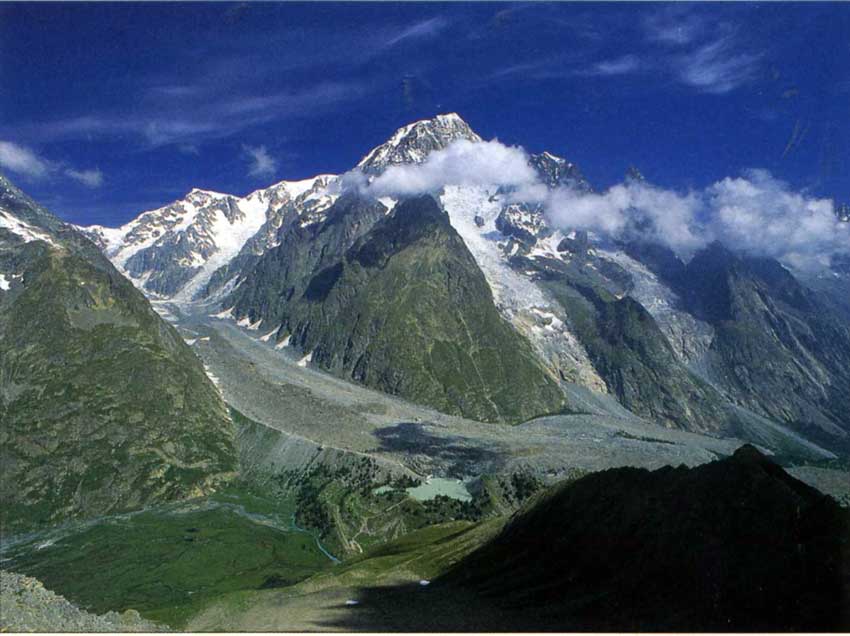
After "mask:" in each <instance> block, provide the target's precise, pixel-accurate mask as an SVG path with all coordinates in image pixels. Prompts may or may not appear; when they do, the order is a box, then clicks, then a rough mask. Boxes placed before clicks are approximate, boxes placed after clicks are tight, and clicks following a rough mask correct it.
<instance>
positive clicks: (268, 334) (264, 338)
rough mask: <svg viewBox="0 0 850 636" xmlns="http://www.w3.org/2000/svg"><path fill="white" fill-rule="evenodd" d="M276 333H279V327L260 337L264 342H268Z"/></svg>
mask: <svg viewBox="0 0 850 636" xmlns="http://www.w3.org/2000/svg"><path fill="white" fill-rule="evenodd" d="M278 329H280V327H278ZM276 333H277V329H272V330H271V331H270V332H268V333H267V334H266V335H265V336H261V337H260V341H262V342H268V341H269V340H271V339H272V336H274V335H275V334H276Z"/></svg>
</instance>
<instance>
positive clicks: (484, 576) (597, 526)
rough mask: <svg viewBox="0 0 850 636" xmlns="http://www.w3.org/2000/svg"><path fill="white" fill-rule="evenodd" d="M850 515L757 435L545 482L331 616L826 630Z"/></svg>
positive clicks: (587, 626) (401, 624) (419, 625)
mask: <svg viewBox="0 0 850 636" xmlns="http://www.w3.org/2000/svg"><path fill="white" fill-rule="evenodd" d="M848 527H849V526H848V515H847V511H846V510H843V509H841V508H840V507H839V506H838V505H837V504H836V503H835V501H834V500H832V499H831V498H830V497H827V496H825V495H823V494H821V493H819V492H818V491H816V490H814V489H813V488H811V487H809V486H807V485H805V484H803V483H802V482H800V481H798V480H796V479H794V478H793V477H791V476H790V475H788V474H787V473H786V472H785V471H784V470H783V469H782V468H780V467H779V466H778V465H776V464H774V463H773V462H772V461H771V460H769V459H768V458H766V457H765V456H764V455H762V454H761V453H759V451H757V450H756V449H755V448H754V447H752V446H744V447H742V448H741V449H740V450H738V451H737V452H736V453H735V454H734V456H732V457H729V458H727V459H723V460H720V461H716V462H713V463H710V464H706V465H702V466H699V467H696V468H685V467H683V466H682V467H678V468H672V467H669V466H668V467H665V468H661V469H659V470H655V471H648V470H645V469H637V468H618V469H612V470H606V471H602V472H599V473H594V474H592V475H589V476H587V477H585V478H583V479H580V480H578V481H575V482H571V483H568V484H565V485H562V486H560V487H558V486H556V487H555V488H554V489H551V490H550V491H548V492H547V493H545V494H544V495H543V496H541V497H540V498H539V499H537V500H536V501H535V502H533V504H532V505H530V506H529V507H527V508H526V509H525V510H524V511H521V512H519V513H517V514H516V515H515V517H514V518H513V519H512V520H511V521H510V522H509V523H508V525H507V526H506V527H505V529H504V530H503V531H502V532H501V534H500V535H498V536H497V537H496V538H495V539H493V540H492V541H491V542H489V543H488V544H485V545H484V546H483V547H481V548H479V549H478V550H476V551H475V552H473V553H471V554H470V555H469V556H467V557H466V558H464V559H463V560H462V561H460V562H459V563H457V564H456V565H455V566H454V567H452V568H451V569H450V570H449V571H448V572H447V573H446V574H445V575H444V576H442V577H441V578H440V579H438V580H436V581H433V582H432V583H431V585H429V586H427V587H423V586H415V585H414V586H400V587H396V588H391V589H388V588H369V589H365V590H361V593H360V594H359V595H358V598H359V599H360V606H359V607H358V611H357V612H352V613H351V615H352V619H351V620H350V621H346V623H345V624H344V625H343V624H338V625H333V627H335V628H356V629H379V630H398V629H400V630H446V631H453V630H460V631H468V630H478V631H518V630H557V631H560V630H564V631H591V630H592V631H632V630H639V631H800V630H802V631H835V630H846V629H847V628H848V627H850V616H848V607H850V604H848V600H850V596H848V592H850V587H848V582H850V581H848V572H850V567H848V556H850V554H848Z"/></svg>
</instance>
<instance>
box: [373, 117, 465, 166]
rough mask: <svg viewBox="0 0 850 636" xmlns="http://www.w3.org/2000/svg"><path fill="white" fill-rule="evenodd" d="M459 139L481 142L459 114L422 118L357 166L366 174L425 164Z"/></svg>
mask: <svg viewBox="0 0 850 636" xmlns="http://www.w3.org/2000/svg"><path fill="white" fill-rule="evenodd" d="M458 139H466V140H468V141H473V142H478V141H481V137H479V136H478V134H477V133H476V132H475V131H474V130H472V128H471V127H470V126H469V124H467V123H466V122H465V121H464V120H463V118H462V117H461V116H460V115H458V114H457V113H447V114H443V115H437V116H436V117H433V118H431V119H422V120H420V121H415V122H413V123H412V124H407V125H406V126H402V127H401V128H399V129H398V130H396V131H395V133H393V135H392V136H391V137H390V138H389V139H388V140H387V141H386V142H384V143H383V144H381V145H380V146H377V147H376V148H373V149H372V150H371V151H370V152H369V153H368V154H367V155H366V156H365V157H363V159H361V160H360V163H358V164H357V167H358V168H359V169H360V170H362V171H363V172H365V173H377V172H381V171H383V170H385V169H386V168H388V167H389V166H392V165H398V164H404V163H422V162H423V161H425V159H426V157H427V156H428V155H429V154H430V153H431V152H433V151H435V150H442V149H443V148H445V147H446V146H448V145H449V144H450V143H452V142H453V141H457V140H458Z"/></svg>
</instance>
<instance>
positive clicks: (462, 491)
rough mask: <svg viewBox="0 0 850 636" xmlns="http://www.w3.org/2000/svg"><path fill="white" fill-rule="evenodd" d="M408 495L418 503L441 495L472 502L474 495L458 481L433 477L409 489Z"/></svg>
mask: <svg viewBox="0 0 850 636" xmlns="http://www.w3.org/2000/svg"><path fill="white" fill-rule="evenodd" d="M407 494H408V495H410V496H411V497H413V498H414V499H416V500H418V501H428V500H430V499H433V498H434V497H437V496H439V495H445V496H446V497H451V498H452V499H457V500H459V501H472V495H471V494H469V491H468V490H467V489H466V485H465V484H464V483H463V482H462V481H459V480H457V479H445V478H443V477H431V479H428V480H427V481H423V482H422V483H421V484H420V485H418V486H416V487H415V488H408V489H407Z"/></svg>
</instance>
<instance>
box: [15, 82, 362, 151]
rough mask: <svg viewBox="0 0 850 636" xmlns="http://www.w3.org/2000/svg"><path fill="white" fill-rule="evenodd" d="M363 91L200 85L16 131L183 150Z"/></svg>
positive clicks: (325, 86) (337, 86)
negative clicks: (212, 89)
mask: <svg viewBox="0 0 850 636" xmlns="http://www.w3.org/2000/svg"><path fill="white" fill-rule="evenodd" d="M366 90H367V88H366V87H365V86H363V85H360V84H355V83H331V82H327V83H319V84H316V85H314V86H311V87H309V88H306V89H303V90H299V91H288V92H280V93H276V94H265V95H255V94H237V95H232V96H229V97H219V98H216V99H212V98H209V97H208V96H207V95H206V94H205V93H203V92H202V91H201V90H200V89H198V90H197V91H196V93H197V95H198V98H197V99H185V100H181V101H173V100H163V101H161V102H157V103H151V104H149V105H148V108H147V111H146V112H142V113H140V114H128V115H123V114H118V113H107V114H95V115H84V116H81V117H71V118H66V119H59V120H54V121H51V122H44V123H39V124H30V125H19V126H16V132H17V133H18V134H21V135H23V136H26V137H27V138H30V139H34V140H37V141H40V142H52V141H67V140H73V139H89V138H113V137H117V136H123V135H130V136H134V137H136V138H137V139H138V140H139V141H140V142H142V144H143V145H144V146H145V147H147V148H158V147H162V146H169V145H177V146H178V148H180V149H181V151H183V150H182V149H185V148H192V147H194V148H195V149H197V144H198V143H200V142H203V141H205V140H210V139H224V138H227V137H232V136H233V135H235V134H237V133H239V132H241V131H243V130H246V129H247V128H250V127H252V126H256V125H259V124H263V123H267V122H271V121H285V120H287V119H294V118H298V117H310V116H314V115H316V114H319V113H322V112H326V111H327V109H329V108H332V107H334V106H336V105H338V104H340V103H343V102H346V101H349V100H354V99H359V98H361V97H362V96H363V95H364V94H365V91H366ZM219 92H222V89H219ZM225 92H226V91H225Z"/></svg>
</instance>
